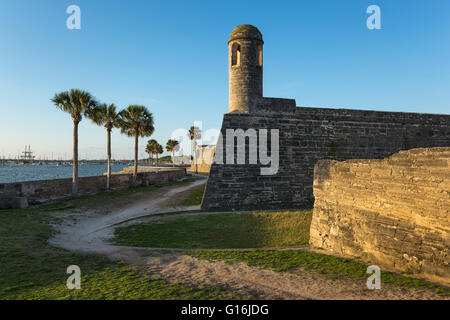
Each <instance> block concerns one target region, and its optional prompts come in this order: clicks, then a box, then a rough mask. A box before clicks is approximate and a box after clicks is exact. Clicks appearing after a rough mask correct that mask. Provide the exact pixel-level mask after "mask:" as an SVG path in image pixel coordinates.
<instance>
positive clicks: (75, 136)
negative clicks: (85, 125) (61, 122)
mask: <svg viewBox="0 0 450 320" xmlns="http://www.w3.org/2000/svg"><path fill="white" fill-rule="evenodd" d="M77 193H78V122H74V123H73V176H72V195H74V196H75V195H76V194H77Z"/></svg>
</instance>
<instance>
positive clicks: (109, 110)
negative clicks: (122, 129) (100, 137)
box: [87, 103, 120, 189]
mask: <svg viewBox="0 0 450 320" xmlns="http://www.w3.org/2000/svg"><path fill="white" fill-rule="evenodd" d="M87 116H88V117H89V118H90V119H91V120H92V121H93V122H94V123H95V124H97V125H99V126H102V125H103V126H105V129H106V133H107V135H106V152H107V155H108V173H107V176H106V189H109V186H110V180H111V131H112V129H113V128H119V126H120V113H118V112H117V111H116V106H115V105H114V104H110V105H107V104H106V103H103V104H101V105H99V106H97V107H95V108H93V109H91V110H89V112H88V113H87Z"/></svg>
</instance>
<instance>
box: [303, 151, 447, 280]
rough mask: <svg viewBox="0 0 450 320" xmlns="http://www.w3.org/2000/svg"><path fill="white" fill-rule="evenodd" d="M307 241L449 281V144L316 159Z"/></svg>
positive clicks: (384, 265)
mask: <svg viewBox="0 0 450 320" xmlns="http://www.w3.org/2000/svg"><path fill="white" fill-rule="evenodd" d="M314 196H315V202H314V213H313V219H312V223H311V236H310V243H311V245H313V246H315V247H319V248H323V249H326V250H329V251H332V252H334V253H337V254H339V255H341V256H345V257H350V258H354V257H360V258H361V259H362V260H363V261H365V262H368V263H375V264H377V265H378V266H380V267H381V268H382V269H383V270H391V271H400V272H408V273H413V274H414V275H415V276H421V277H424V278H427V279H429V280H432V281H436V282H441V283H444V284H446V285H449V284H450V278H449V274H450V259H449V257H448V253H449V247H450V148H432V149H413V150H408V151H401V152H399V153H396V154H394V155H393V156H391V157H388V158H385V159H383V160H348V161H345V162H337V161H332V160H321V161H319V162H318V163H317V164H316V166H315V170H314Z"/></svg>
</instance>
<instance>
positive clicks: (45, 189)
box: [0, 168, 186, 209]
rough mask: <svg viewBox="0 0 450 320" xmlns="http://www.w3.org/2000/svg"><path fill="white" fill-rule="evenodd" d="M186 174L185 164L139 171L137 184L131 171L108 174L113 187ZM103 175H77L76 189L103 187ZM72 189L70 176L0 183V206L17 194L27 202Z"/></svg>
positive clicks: (5, 206)
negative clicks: (152, 170) (183, 166)
mask: <svg viewBox="0 0 450 320" xmlns="http://www.w3.org/2000/svg"><path fill="white" fill-rule="evenodd" d="M184 176H186V169H185V168H165V169H164V170H159V171H154V172H139V173H138V174H137V178H136V184H133V176H132V175H131V174H113V175H111V180H110V186H111V188H112V189H123V188H128V187H130V186H133V185H137V186H149V185H152V184H156V183H162V182H168V181H176V180H178V179H180V178H182V177H184ZM105 189H106V175H103V176H94V177H83V178H79V179H78V192H79V193H80V194H90V193H98V192H101V191H105ZM71 191H72V178H67V179H53V180H38V181H26V182H16V183H3V184H0V209H8V208H11V206H12V203H13V201H14V199H15V198H17V197H25V198H27V199H28V202H30V203H36V202H43V201H48V200H52V199H57V198H61V197H64V196H69V195H70V194H71Z"/></svg>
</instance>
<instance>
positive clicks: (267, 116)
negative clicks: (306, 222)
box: [202, 98, 450, 211]
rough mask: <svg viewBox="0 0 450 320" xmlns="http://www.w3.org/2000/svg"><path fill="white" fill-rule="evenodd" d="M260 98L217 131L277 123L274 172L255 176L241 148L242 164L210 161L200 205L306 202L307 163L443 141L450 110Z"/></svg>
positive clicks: (447, 138)
mask: <svg viewBox="0 0 450 320" xmlns="http://www.w3.org/2000/svg"><path fill="white" fill-rule="evenodd" d="M264 99H265V100H264V101H265V102H266V104H263V106H261V108H260V109H259V110H258V113H256V114H251V113H237V112H233V113H227V114H225V115H224V118H223V123H222V129H221V132H222V135H224V137H225V134H226V130H227V129H243V130H244V131H245V130H247V129H255V130H256V131H259V130H260V129H268V130H270V129H278V130H279V145H280V147H279V170H278V172H277V173H276V174H275V175H267V176H263V175H261V173H260V168H261V167H264V166H262V165H260V164H249V162H248V151H247V157H246V164H230V163H226V162H225V161H224V164H219V163H214V164H213V165H212V167H211V171H210V175H209V180H208V183H207V187H206V192H205V196H204V199H203V203H202V208H203V209H204V210H209V211H226V210H232V209H236V210H253V209H283V208H285V209H292V208H305V207H309V208H312V206H313V204H314V196H313V172H314V165H315V164H316V163H317V161H319V160H321V159H336V160H346V159H367V158H369V159H370V158H373V159H380V158H384V157H387V156H389V155H392V154H393V153H396V152H398V151H399V150H403V149H411V148H418V147H450V115H438V114H419V113H402V112H379V111H363V110H349V109H326V108H305V107H295V101H294V100H287V99H271V98H264ZM269 135H270V134H269ZM223 141H224V143H223V145H222V150H223V159H225V158H226V152H227V145H226V139H223ZM248 144H249V141H248V139H247V140H246V150H248ZM219 147H220V145H218V146H217V148H219ZM252 147H254V146H252ZM234 149H236V147H235V148H234ZM269 150H270V148H269ZM234 151H235V150H234ZM217 153H218V152H217V150H216V156H215V157H217ZM234 157H235V158H236V153H234ZM216 160H217V159H215V161H216ZM258 160H259V159H258ZM216 162H217V161H216ZM235 163H236V161H235ZM258 163H259V162H258Z"/></svg>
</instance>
